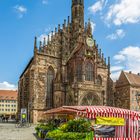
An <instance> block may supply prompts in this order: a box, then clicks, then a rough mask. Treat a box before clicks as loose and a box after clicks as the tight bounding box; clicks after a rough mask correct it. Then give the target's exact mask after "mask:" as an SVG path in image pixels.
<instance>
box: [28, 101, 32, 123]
mask: <svg viewBox="0 0 140 140" xmlns="http://www.w3.org/2000/svg"><path fill="white" fill-rule="evenodd" d="M31 106H32V102H28V123H30V109H31Z"/></svg>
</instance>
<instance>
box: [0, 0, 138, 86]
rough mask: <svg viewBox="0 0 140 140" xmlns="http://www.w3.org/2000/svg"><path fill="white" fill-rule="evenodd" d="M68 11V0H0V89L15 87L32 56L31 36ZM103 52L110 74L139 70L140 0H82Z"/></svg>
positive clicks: (48, 29) (54, 23)
mask: <svg viewBox="0 0 140 140" xmlns="http://www.w3.org/2000/svg"><path fill="white" fill-rule="evenodd" d="M69 15H71V0H0V89H15V88H16V86H17V83H18V79H19V76H20V74H21V73H22V71H23V70H24V68H25V66H26V65H27V63H28V61H29V60H30V58H31V57H32V56H33V42H34V36H37V37H38V38H39V39H41V38H42V37H44V36H46V35H47V34H49V33H50V32H51V31H52V30H54V28H55V27H57V25H58V24H59V23H60V24H63V21H64V19H65V18H66V19H67V16H69ZM88 18H90V19H91V24H92V27H93V36H94V39H96V41H97V43H98V44H99V47H100V48H101V49H102V51H103V53H104V54H105V56H106V57H107V56H110V57H111V71H112V78H113V79H114V80H115V79H117V78H118V75H119V73H120V71H121V70H125V71H130V70H131V71H133V72H134V73H138V72H140V66H139V65H140V0H111V1H109V0H85V21H87V20H88Z"/></svg>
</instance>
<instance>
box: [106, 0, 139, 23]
mask: <svg viewBox="0 0 140 140" xmlns="http://www.w3.org/2000/svg"><path fill="white" fill-rule="evenodd" d="M105 19H106V21H107V22H113V23H114V24H115V25H121V24H127V23H138V22H140V0H118V1H117V3H115V4H113V5H111V6H110V8H109V11H108V13H107V15H106V17H105Z"/></svg>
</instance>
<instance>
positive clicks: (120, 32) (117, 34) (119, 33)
mask: <svg viewBox="0 0 140 140" xmlns="http://www.w3.org/2000/svg"><path fill="white" fill-rule="evenodd" d="M124 36H125V32H124V30H122V29H118V30H116V31H115V33H113V34H110V35H108V36H107V37H106V38H107V39H110V40H116V39H118V38H120V39H122V38H123V37H124Z"/></svg>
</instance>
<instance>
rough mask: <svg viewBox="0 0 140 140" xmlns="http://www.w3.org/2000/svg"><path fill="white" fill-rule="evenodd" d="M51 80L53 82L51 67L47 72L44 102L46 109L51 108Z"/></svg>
mask: <svg viewBox="0 0 140 140" xmlns="http://www.w3.org/2000/svg"><path fill="white" fill-rule="evenodd" d="M53 80H54V70H53V68H52V67H49V68H48V72H47V100H46V105H47V107H48V108H51V107H53Z"/></svg>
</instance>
